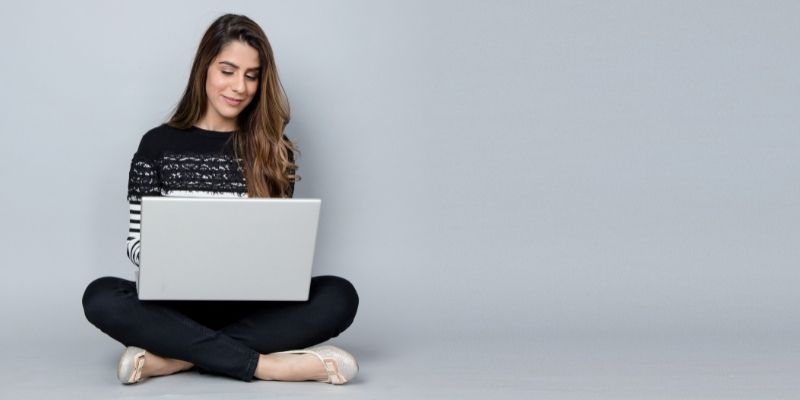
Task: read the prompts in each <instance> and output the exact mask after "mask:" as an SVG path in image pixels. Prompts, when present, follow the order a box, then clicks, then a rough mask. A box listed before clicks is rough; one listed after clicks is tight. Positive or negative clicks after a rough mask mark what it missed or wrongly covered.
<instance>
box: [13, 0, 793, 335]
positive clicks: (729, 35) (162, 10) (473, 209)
mask: <svg viewBox="0 0 800 400" xmlns="http://www.w3.org/2000/svg"><path fill="white" fill-rule="evenodd" d="M228 11H231V12H236V13H243V14H246V15H248V16H250V17H251V18H253V19H254V20H256V21H257V22H259V23H260V24H261V26H262V27H263V28H264V30H265V31H266V32H267V35H268V36H269V38H270V40H271V43H272V46H273V49H274V51H275V55H276V58H277V62H278V66H279V69H280V73H281V77H282V79H283V82H284V85H285V87H286V90H287V92H288V95H289V98H290V101H291V106H292V111H293V120H292V122H291V124H290V125H289V128H288V131H287V134H288V135H289V136H290V137H292V138H293V139H295V140H296V141H297V142H298V143H299V145H300V148H301V150H302V152H303V154H302V157H301V158H300V159H299V162H300V165H301V169H300V170H299V173H300V174H301V175H302V176H303V178H304V179H303V180H302V181H301V182H300V183H299V184H298V186H297V192H296V197H320V198H322V199H323V209H322V219H321V226H320V232H319V234H320V236H319V240H318V253H317V255H316V264H315V273H316V274H324V273H333V274H339V275H342V276H344V277H347V278H348V279H350V280H351V281H352V282H353V283H354V284H355V285H356V286H357V288H358V289H359V292H360V295H361V307H360V310H359V316H358V317H357V319H356V322H355V324H354V325H353V326H352V328H351V330H350V331H348V333H347V335H348V337H349V338H351V339H353V340H355V339H359V338H374V339H373V340H376V341H386V340H398V341H402V340H403V339H404V338H413V337H420V338H421V337H426V336H429V335H433V336H445V335H456V336H459V337H465V338H470V337H475V338H483V337H495V338H502V337H519V338H528V337H529V338H534V337H539V336H553V337H555V336H559V337H560V336H573V335H578V336H586V337H591V336H595V335H615V336H619V337H626V336H630V335H640V334H647V335H696V334H704V335H711V336H714V335H725V336H739V335H749V336H753V337H760V338H772V337H775V336H783V335H785V336H790V335H796V334H797V333H798V331H800V323H799V322H798V317H800V312H799V311H798V307H797V304H798V302H799V301H800V294H798V290H797V287H798V284H800V272H798V268H797V267H798V261H800V250H798V249H800V246H797V243H798V240H800V228H799V227H798V226H799V223H800V186H799V185H798V182H800V162H799V161H798V159H799V158H798V150H800V137H798V133H800V130H798V128H799V127H800V123H799V122H800V121H799V118H798V104H800V91H799V90H800V78H798V74H797V71H798V70H800V57H799V56H798V54H799V52H798V50H800V49H799V48H798V46H799V45H800V25H798V23H797V21H798V18H799V17H800V6H798V3H796V2H792V1H784V2H782V1H770V2H755V1H752V2H745V1H724V2H723V1H720V2H716V1H704V2H695V1H687V2H675V1H647V2H641V1H606V2H595V1H582V2H577V1H569V2H567V1H558V2H557V1H551V2H524V1H493V2H489V1H486V2H477V1H473V2H464V1H434V2H430V1H402V2H401V1H382V2H371V1H339V2H327V1H313V2H310V1H302V2H278V1H257V2H256V1H253V2H242V1H230V2H225V3H224V4H223V3H221V2H218V1H214V2H211V1H191V2H189V1H183V2H156V1H138V2H104V1H79V2H52V3H47V2H39V1H30V2H24V3H10V2H4V3H3V4H2V5H0V13H2V15H4V16H5V18H4V23H3V24H0V38H2V39H0V40H2V49H3V56H2V61H0V75H1V76H2V89H3V90H2V94H3V96H0V107H1V108H2V110H3V118H0V130H2V132H3V146H2V150H1V151H2V157H0V166H1V167H0V168H1V169H0V171H2V182H3V190H2V191H1V193H2V194H0V199H1V201H2V207H1V208H0V213H2V214H0V218H1V220H2V222H3V229H2V230H0V235H2V237H0V246H2V255H3V263H4V268H3V271H4V278H3V279H2V280H0V312H2V318H3V321H4V322H3V325H4V326H12V327H13V329H4V330H2V331H3V332H2V334H3V335H4V337H5V338H11V337H23V338H28V339H34V340H49V339H52V338H53V337H54V336H57V337H59V338H64V337H81V338H82V337H90V336H91V337H96V336H97V335H99V334H100V333H99V332H97V331H96V330H95V329H94V328H93V327H91V326H90V325H89V324H88V322H86V321H85V320H84V317H83V314H82V310H81V307H80V297H81V294H82V292H83V289H84V287H85V285H86V284H87V283H88V282H89V281H90V280H92V279H93V278H95V277H98V276H101V275H117V276H122V277H126V278H131V277H132V271H133V266H132V264H130V262H129V261H128V259H127V258H126V256H125V245H124V243H125V238H126V236H127V219H128V216H127V203H126V201H125V195H126V185H127V172H128V167H129V162H130V158H131V156H132V155H133V152H134V150H135V148H136V145H137V144H138V140H139V138H140V137H141V135H142V134H143V133H144V132H145V131H147V130H148V129H150V128H151V127H153V126H156V125H158V124H160V123H161V122H163V121H164V120H165V119H166V118H167V116H168V115H169V111H170V110H171V108H172V107H173V106H174V105H175V103H176V102H177V101H178V99H179V96H180V95H181V93H182V90H183V87H184V85H185V83H186V79H187V76H188V71H189V67H190V64H191V61H192V57H193V55H194V51H195V49H196V46H197V44H198V41H199V39H200V36H201V35H202V33H203V31H204V30H205V28H206V27H207V26H208V25H209V24H210V23H211V21H212V20H213V19H214V18H216V17H217V16H218V15H220V14H221V13H223V12H228ZM54 329H55V330H56V331H54ZM54 332H57V333H58V334H57V335H54ZM5 343H10V342H9V341H5ZM11 343H13V342H11Z"/></svg>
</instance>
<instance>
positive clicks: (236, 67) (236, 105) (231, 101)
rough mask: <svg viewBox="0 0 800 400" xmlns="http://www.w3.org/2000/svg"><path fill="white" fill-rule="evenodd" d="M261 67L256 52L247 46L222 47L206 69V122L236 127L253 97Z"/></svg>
mask: <svg viewBox="0 0 800 400" xmlns="http://www.w3.org/2000/svg"><path fill="white" fill-rule="evenodd" d="M260 67H261V66H260V64H259V60H258V51H257V50H256V49H254V48H252V47H250V46H249V45H247V44H246V43H244V42H240V41H233V42H230V43H228V44H226V45H225V46H223V48H222V50H221V51H220V52H219V54H217V56H216V57H215V58H214V59H213V60H212V61H211V64H210V65H209V66H208V75H207V78H206V94H207V95H208V107H207V109H206V115H205V119H206V120H208V121H214V124H215V125H227V124H230V123H233V124H234V126H235V124H236V116H238V115H239V113H240V112H242V110H244V108H245V107H247V105H248V104H250V101H252V100H253V97H254V96H255V94H256V90H257V89H258V82H259V79H260V76H259V71H260V70H261V68H260Z"/></svg>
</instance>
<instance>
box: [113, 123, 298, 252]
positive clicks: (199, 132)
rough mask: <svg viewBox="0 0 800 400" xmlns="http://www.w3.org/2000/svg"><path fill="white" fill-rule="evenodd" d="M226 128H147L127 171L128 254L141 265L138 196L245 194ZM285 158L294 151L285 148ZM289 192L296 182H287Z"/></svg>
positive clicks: (242, 174) (228, 195) (236, 159)
mask: <svg viewBox="0 0 800 400" xmlns="http://www.w3.org/2000/svg"><path fill="white" fill-rule="evenodd" d="M232 139H233V136H232V133H230V132H218V131H209V130H205V129H200V128H198V127H192V128H190V129H186V130H182V129H177V128H173V127H171V126H169V125H167V124H162V125H160V126H158V127H155V128H153V129H151V130H149V131H147V133H145V134H144V135H143V136H142V138H141V140H140V142H139V147H138V149H137V150H136V153H134V155H133V159H132V160H131V166H130V171H129V172H128V203H129V208H130V225H129V229H128V240H127V254H128V258H129V259H130V260H131V262H133V264H134V265H136V266H137V267H138V266H139V252H140V246H139V244H140V227H141V207H142V206H141V204H142V196H182V197H247V185H246V182H245V177H244V171H243V169H242V165H241V163H242V160H241V159H240V158H236V157H235V156H234V152H233V140H232ZM289 158H290V159H291V160H292V161H293V160H294V157H293V155H292V154H291V151H290V153H289ZM289 192H290V197H291V195H292V193H293V192H294V183H291V184H290V191H289Z"/></svg>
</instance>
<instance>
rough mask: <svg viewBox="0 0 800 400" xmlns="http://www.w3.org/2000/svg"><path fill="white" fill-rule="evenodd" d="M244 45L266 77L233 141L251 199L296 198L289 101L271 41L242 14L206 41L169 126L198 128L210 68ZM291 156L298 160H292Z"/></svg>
mask: <svg viewBox="0 0 800 400" xmlns="http://www.w3.org/2000/svg"><path fill="white" fill-rule="evenodd" d="M234 40H238V41H241V42H244V43H246V44H247V45H249V46H250V47H252V48H254V49H256V50H257V51H258V57H259V61H260V63H261V67H260V68H261V71H260V74H259V75H258V76H259V82H258V90H257V91H256V94H255V96H254V97H253V100H252V101H251V102H250V104H248V105H247V107H245V108H244V110H242V112H241V113H240V114H239V115H238V117H237V122H238V125H239V129H237V130H236V131H235V132H234V133H232V135H233V149H234V153H235V155H236V157H237V158H238V157H241V159H242V160H243V162H244V165H243V166H242V168H243V169H244V174H245V181H246V182H247V195H248V197H291V196H292V193H291V184H290V183H293V182H296V181H299V180H300V179H301V178H300V176H299V175H296V174H295V171H296V170H297V168H298V167H297V164H296V163H295V162H294V160H293V159H295V158H296V157H297V156H296V154H298V153H299V150H298V149H297V146H296V145H295V144H294V143H293V142H292V141H291V140H289V139H288V138H286V137H285V136H284V135H283V130H284V128H285V127H286V125H287V124H288V123H289V119H290V115H289V114H290V113H289V101H288V99H287V97H286V92H284V90H283V85H281V82H280V79H278V69H277V66H276V65H275V59H274V57H273V56H272V47H271V46H270V44H269V41H268V40H267V35H266V34H264V31H263V30H261V27H259V26H258V24H256V23H255V22H254V21H253V20H251V19H250V18H248V17H246V16H244V15H236V14H225V15H223V16H221V17H219V18H217V19H216V20H215V21H214V22H213V23H212V24H211V26H209V27H208V30H207V31H206V33H205V34H204V35H203V38H202V39H201V40H200V46H199V47H198V48H197V54H196V55H195V58H194V63H193V64H192V71H191V74H190V75H189V83H188V84H187V86H186V91H185V92H184V93H183V98H182V99H181V101H180V103H178V105H177V107H176V108H175V111H174V113H173V115H172V117H171V118H170V120H169V121H168V122H167V124H168V125H170V126H174V127H176V128H180V129H188V128H191V127H192V126H194V124H195V123H197V121H199V120H200V118H202V117H203V114H204V113H205V112H206V107H207V105H208V104H207V103H208V97H207V94H206V90H205V87H206V86H205V85H206V78H207V76H208V67H209V65H210V64H211V61H212V60H213V59H214V57H216V56H217V54H218V53H219V52H220V51H221V50H222V48H223V47H224V46H225V45H226V44H228V43H230V42H232V41H234ZM290 153H293V154H294V156H293V157H291V158H292V159H290Z"/></svg>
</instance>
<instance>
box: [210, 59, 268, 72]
mask: <svg viewBox="0 0 800 400" xmlns="http://www.w3.org/2000/svg"><path fill="white" fill-rule="evenodd" d="M219 63H220V64H228V65H230V66H231V67H233V68H237V69H238V68H239V66H238V65H236V64H234V63H232V62H230V61H220V62H219ZM260 69H261V67H253V68H248V69H247V70H248V71H258V70H260Z"/></svg>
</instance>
